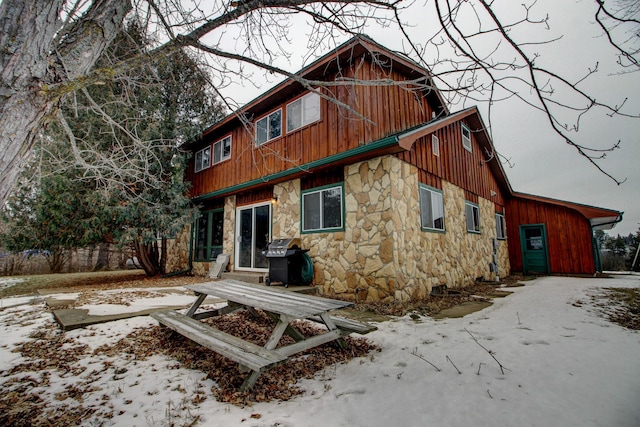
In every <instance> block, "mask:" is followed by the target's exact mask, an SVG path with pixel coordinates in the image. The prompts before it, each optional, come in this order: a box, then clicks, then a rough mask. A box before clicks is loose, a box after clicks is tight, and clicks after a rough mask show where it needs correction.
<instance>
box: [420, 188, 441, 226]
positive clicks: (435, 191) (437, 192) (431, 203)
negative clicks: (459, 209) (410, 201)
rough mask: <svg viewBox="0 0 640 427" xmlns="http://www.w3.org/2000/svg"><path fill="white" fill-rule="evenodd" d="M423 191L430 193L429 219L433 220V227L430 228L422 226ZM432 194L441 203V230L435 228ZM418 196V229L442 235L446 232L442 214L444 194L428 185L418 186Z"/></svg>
mask: <svg viewBox="0 0 640 427" xmlns="http://www.w3.org/2000/svg"><path fill="white" fill-rule="evenodd" d="M423 190H424V191H428V192H429V193H430V208H431V217H432V218H434V219H433V227H430V226H428V225H425V224H424V216H423V212H422V205H423V203H422V202H423ZM433 194H436V195H438V196H439V197H438V200H439V201H440V203H441V207H442V228H438V227H436V226H435V225H436V221H437V219H435V212H434V206H435V205H434V203H433V202H434V198H433ZM418 196H419V199H420V200H419V203H420V228H421V229H422V230H423V231H433V232H437V233H444V232H446V230H447V229H446V225H445V212H444V192H443V191H442V190H439V189H437V188H433V187H430V186H428V185H425V184H422V183H420V184H419V189H418Z"/></svg>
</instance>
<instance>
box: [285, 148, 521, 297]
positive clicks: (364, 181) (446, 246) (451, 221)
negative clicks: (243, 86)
mask: <svg viewBox="0 0 640 427" xmlns="http://www.w3.org/2000/svg"><path fill="white" fill-rule="evenodd" d="M418 188H419V183H418V174H417V169H416V168H415V167H414V166H411V165H409V164H407V163H405V162H403V161H401V160H399V159H397V158H396V157H394V156H383V157H378V158H375V159H372V160H368V161H365V162H360V163H356V164H353V165H350V166H346V167H345V180H344V189H345V197H344V202H345V229H344V232H333V233H311V234H302V235H301V234H300V205H299V203H300V193H301V192H300V182H299V180H293V181H289V182H286V183H283V184H279V185H276V186H275V188H274V195H275V196H276V197H278V203H277V204H276V206H274V217H273V218H274V219H273V236H274V238H278V237H285V236H295V237H298V236H300V237H301V240H302V244H303V247H304V248H308V249H310V252H309V254H310V256H311V257H312V258H313V261H314V284H315V285H316V286H319V287H320V288H321V290H322V292H323V293H324V294H328V295H334V294H343V295H347V296H350V297H352V298H354V299H357V300H358V301H362V300H366V301H379V300H383V301H384V300H401V301H406V300H409V299H415V298H421V297H424V296H426V295H428V294H429V292H430V291H431V288H432V287H433V286H435V285H441V284H446V285H447V286H448V287H461V286H467V285H469V284H471V283H473V281H474V280H475V279H476V278H477V277H483V278H485V279H492V278H493V277H494V274H493V273H490V271H489V263H490V262H491V261H492V258H493V238H494V237H495V235H496V233H495V211H494V209H495V206H494V204H493V203H492V202H490V201H488V200H484V199H480V201H479V204H478V205H479V208H480V217H481V230H482V233H481V234H473V233H468V232H467V231H466V221H465V207H464V202H465V200H464V191H463V190H462V189H461V188H458V187H456V186H454V185H452V184H450V183H447V182H443V193H444V201H445V227H446V231H445V233H438V232H428V231H423V230H422V229H421V227H420V201H419V192H418ZM498 260H499V266H500V274H502V275H506V274H508V272H509V263H508V252H507V245H506V242H505V241H501V242H500V244H499V251H498Z"/></svg>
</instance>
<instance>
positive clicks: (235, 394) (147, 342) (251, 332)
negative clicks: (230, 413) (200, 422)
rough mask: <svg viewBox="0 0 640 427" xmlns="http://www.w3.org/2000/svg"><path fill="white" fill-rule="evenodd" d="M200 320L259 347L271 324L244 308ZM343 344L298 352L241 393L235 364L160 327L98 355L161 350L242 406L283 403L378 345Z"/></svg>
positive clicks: (310, 330)
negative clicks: (303, 385)
mask: <svg viewBox="0 0 640 427" xmlns="http://www.w3.org/2000/svg"><path fill="white" fill-rule="evenodd" d="M258 313H260V312H258ZM204 322H205V323H207V322H208V323H210V324H211V325H213V326H215V327H216V328H218V329H220V330H222V331H225V332H227V333H230V334H232V335H235V336H238V337H241V338H243V339H245V340H247V341H250V342H253V343H255V344H258V345H260V346H263V345H264V344H265V343H266V340H267V338H268V337H269V335H271V331H272V330H273V326H274V325H273V322H272V321H271V320H270V319H269V318H268V317H267V316H266V315H261V316H260V317H254V316H253V315H251V314H250V313H249V312H248V311H244V310H243V311H239V312H236V313H233V314H230V315H226V316H221V317H217V318H210V319H207V320H204ZM294 326H295V327H296V329H298V330H299V331H300V332H301V333H302V334H303V335H304V336H307V337H309V336H313V335H316V334H318V333H321V332H322V330H321V329H319V328H318V327H317V326H316V325H314V324H311V323H309V322H303V321H300V322H297V323H294ZM345 340H346V341H347V348H346V349H340V348H338V347H337V346H334V345H332V344H325V345H322V346H319V347H315V348H313V349H310V350H308V351H306V352H303V353H299V354H297V355H296V356H294V357H292V358H291V359H290V360H289V361H287V363H285V364H284V365H281V366H278V367H276V368H274V369H271V370H269V371H267V372H265V373H263V374H261V375H260V376H259V377H258V381H257V382H256V385H255V386H254V387H253V389H252V390H249V391H245V392H240V391H238V389H239V387H240V385H242V382H243V381H244V379H245V378H246V375H247V374H246V373H241V372H239V370H238V365H237V364H236V363H235V362H233V361H231V360H229V359H226V358H224V357H223V356H220V355H219V354H217V353H215V352H213V351H211V350H209V349H207V348H205V347H202V346H200V345H198V344H195V343H193V342H192V341H190V340H189V339H187V338H185V337H183V336H181V335H178V334H175V333H172V332H171V330H169V329H164V328H161V327H159V326H158V327H155V328H152V329H151V330H149V329H145V330H137V331H134V332H133V333H131V334H129V335H128V336H127V337H126V338H124V339H123V340H121V341H119V342H117V343H116V344H115V345H113V346H109V347H103V348H100V349H98V350H97V351H100V352H104V353H106V354H109V355H113V354H122V353H126V352H132V353H134V354H135V356H136V357H137V358H138V359H140V358H146V357H148V356H149V355H151V354H157V353H158V352H160V353H162V354H165V355H166V356H168V357H170V358H172V359H175V360H176V361H178V362H179V363H180V366H181V367H184V368H187V369H195V370H200V371H203V372H206V373H207V377H208V378H210V379H212V380H213V381H215V382H216V384H217V388H214V389H213V390H212V391H213V394H214V396H215V397H216V399H217V400H219V401H222V402H227V403H232V404H235V405H241V406H242V405H248V404H251V403H253V402H268V401H270V400H274V399H277V400H288V399H290V398H291V397H293V396H296V395H298V394H300V393H302V392H303V390H301V389H300V388H299V386H298V385H297V384H296V383H297V381H298V380H299V379H301V378H313V377H314V376H315V375H316V374H317V373H319V372H323V371H324V372H323V375H322V376H323V377H324V378H327V374H326V369H335V365H336V364H337V363H340V362H346V361H348V360H350V359H353V358H355V357H363V356H366V355H368V354H369V353H370V352H372V351H374V350H377V347H375V346H374V345H373V344H371V343H369V341H367V340H366V339H364V338H354V337H346V338H345ZM291 343H293V340H292V339H291V338H289V337H288V336H286V335H285V336H284V337H282V339H281V340H280V343H279V346H283V345H287V344H291Z"/></svg>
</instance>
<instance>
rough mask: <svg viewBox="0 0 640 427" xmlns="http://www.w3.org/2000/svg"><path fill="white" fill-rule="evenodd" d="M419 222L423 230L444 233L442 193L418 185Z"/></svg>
mask: <svg viewBox="0 0 640 427" xmlns="http://www.w3.org/2000/svg"><path fill="white" fill-rule="evenodd" d="M420 220H421V223H422V224H421V226H422V228H423V229H426V230H437V231H444V200H443V197H442V191H440V190H436V189H435V188H431V187H427V186H426V185H422V184H421V185H420Z"/></svg>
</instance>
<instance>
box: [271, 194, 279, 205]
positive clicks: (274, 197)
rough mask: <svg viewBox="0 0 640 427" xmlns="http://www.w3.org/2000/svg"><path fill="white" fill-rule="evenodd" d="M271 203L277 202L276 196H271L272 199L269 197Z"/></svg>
mask: <svg viewBox="0 0 640 427" xmlns="http://www.w3.org/2000/svg"><path fill="white" fill-rule="evenodd" d="M271 203H272V204H274V205H275V204H276V203H278V196H273V199H271Z"/></svg>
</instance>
